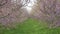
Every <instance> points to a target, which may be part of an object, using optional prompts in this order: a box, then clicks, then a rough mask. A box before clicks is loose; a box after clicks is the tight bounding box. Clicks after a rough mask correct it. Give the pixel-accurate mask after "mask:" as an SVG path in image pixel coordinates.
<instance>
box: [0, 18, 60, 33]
mask: <svg viewBox="0 0 60 34" xmlns="http://www.w3.org/2000/svg"><path fill="white" fill-rule="evenodd" d="M0 34H60V28H54V29H53V28H52V29H49V28H48V27H47V24H46V23H45V22H43V21H38V20H35V19H28V20H26V21H24V22H23V23H20V24H18V25H17V27H16V29H14V28H13V29H6V28H3V27H1V26H0Z"/></svg>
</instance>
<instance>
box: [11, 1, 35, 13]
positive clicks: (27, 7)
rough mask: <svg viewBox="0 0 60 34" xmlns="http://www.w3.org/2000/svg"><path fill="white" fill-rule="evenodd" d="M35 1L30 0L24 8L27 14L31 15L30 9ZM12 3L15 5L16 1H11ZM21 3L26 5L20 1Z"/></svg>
mask: <svg viewBox="0 0 60 34" xmlns="http://www.w3.org/2000/svg"><path fill="white" fill-rule="evenodd" d="M35 1H36V0H30V2H29V3H28V4H27V6H25V8H26V9H27V12H28V13H29V14H30V13H31V9H32V7H33V5H34V4H35V3H34V2H35ZM12 2H14V3H16V2H17V0H12ZM18 2H20V1H19V0H18ZM21 3H22V4H24V3H26V1H25V0H21Z"/></svg>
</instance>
